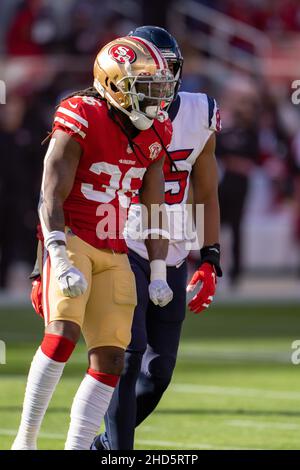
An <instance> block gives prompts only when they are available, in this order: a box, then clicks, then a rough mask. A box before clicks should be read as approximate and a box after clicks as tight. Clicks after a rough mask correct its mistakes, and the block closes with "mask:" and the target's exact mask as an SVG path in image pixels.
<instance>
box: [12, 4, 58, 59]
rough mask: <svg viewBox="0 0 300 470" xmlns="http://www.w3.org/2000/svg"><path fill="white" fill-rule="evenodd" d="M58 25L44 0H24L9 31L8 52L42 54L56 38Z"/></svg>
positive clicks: (13, 53)
mask: <svg viewBox="0 0 300 470" xmlns="http://www.w3.org/2000/svg"><path fill="white" fill-rule="evenodd" d="M55 36H56V26H55V23H54V21H53V19H52V16H51V13H50V10H49V9H47V8H45V6H44V4H43V1H42V0H24V1H23V2H22V3H21V5H20V6H19V8H18V11H17V13H16V15H15V17H14V18H13V21H12V23H11V25H10V28H9V30H8V33H7V53H8V54H9V55H14V56H24V55H41V54H43V53H45V52H46V50H45V48H46V46H49V45H51V43H52V42H53V41H54V40H55Z"/></svg>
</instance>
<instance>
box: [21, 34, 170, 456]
mask: <svg viewBox="0 0 300 470" xmlns="http://www.w3.org/2000/svg"><path fill="white" fill-rule="evenodd" d="M174 84H175V82H174V77H173V76H172V74H171V73H170V71H169V69H168V66H167V63H166V61H165V59H164V58H163V56H162V55H161V54H160V53H159V51H158V49H156V48H155V46H153V45H152V44H151V43H150V42H148V41H147V40H143V39H140V38H131V37H125V38H119V39H117V40H115V41H113V42H111V43H109V44H108V45H106V46H105V47H104V48H103V49H102V50H101V51H100V52H99V54H98V56H97V58H96V61H95V66H94V87H93V88H92V89H88V90H86V91H84V92H80V93H77V94H75V95H72V96H70V97H68V98H66V99H65V100H63V101H62V102H61V103H60V105H59V107H58V109H57V110H56V114H55V118H54V126H53V132H52V138H51V141H50V144H49V148H48V151H47V154H46V157H45V161H44V174H43V181H42V189H41V201H40V207H39V215H40V222H41V231H40V234H39V238H40V243H39V256H38V259H39V269H40V272H42V289H41V290H42V301H41V302H40V301H37V302H36V303H37V304H38V305H37V307H38V309H39V310H41V309H42V310H43V314H44V318H45V335H44V338H43V341H42V343H41V345H40V347H39V349H38V351H37V352H36V354H35V356H34V358H33V361H32V364H31V368H30V372H29V375H28V382H27V388H26V392H25V399H24V405H23V413H22V418H21V424H20V427H19V430H18V433H17V436H16V438H15V441H14V443H13V446H12V449H14V450H19V449H26V450H27V449H36V447H37V436H38V432H39V429H40V426H41V423H42V420H43V417H44V414H45V412H46V409H47V407H48V404H49V402H50V400H51V397H52V394H53V392H54V390H55V388H56V385H57V384H58V382H59V380H60V378H61V375H62V373H63V369H64V366H65V363H66V362H67V361H68V359H69V357H70V356H71V354H72V352H73V350H74V347H75V345H76V342H77V341H78V339H79V336H80V332H81V331H82V333H83V336H84V338H85V341H86V344H87V348H88V362H89V367H88V370H87V374H86V375H85V377H84V379H83V381H82V382H81V385H80V387H79V389H78V391H77V393H76V395H75V397H74V401H73V405H72V409H71V423H70V427H69V432H68V436H67V441H66V444H65V449H68V450H79V449H82V450H84V449H88V448H89V445H90V443H91V441H92V438H93V437H94V435H95V434H96V433H97V431H98V429H99V426H100V423H101V420H102V418H103V416H104V414H105V412H106V410H107V407H108V405H109V402H110V399H111V396H112V393H113V390H114V388H115V386H116V384H117V382H118V380H119V376H120V373H121V371H122V368H123V360H124V351H125V349H126V347H127V345H128V344H129V342H130V336H131V324H132V317H133V311H134V307H135V305H136V289H135V280H134V275H133V273H132V271H131V269H130V264H129V261H128V257H127V254H126V253H127V246H126V243H125V240H124V239H123V237H122V230H123V225H124V222H125V220H126V216H124V210H125V212H126V209H127V208H128V207H129V204H130V200H131V197H132V196H133V195H134V194H135V193H136V192H137V191H138V190H139V194H140V198H141V201H142V203H143V204H144V206H145V208H146V209H148V210H149V214H150V213H151V212H150V209H151V208H152V206H153V205H154V204H156V205H158V206H159V205H161V204H163V202H164V178H163V162H164V155H165V154H166V153H167V150H166V147H167V146H168V145H169V143H170V140H171V135H172V130H171V124H170V121H169V120H168V117H167V115H166V113H164V112H163V111H162V107H163V106H164V105H165V103H166V102H169V101H171V100H172V98H173V94H174ZM150 218H151V217H149V220H150ZM147 220H148V219H147ZM149 220H148V222H149ZM150 222H151V221H150ZM161 225H162V224H161V223H159V224H158V225H156V226H154V227H152V226H150V227H149V226H148V228H147V229H145V232H144V234H145V238H146V244H147V249H148V254H149V258H150V261H151V276H150V284H149V296H150V298H151V300H152V301H153V302H154V303H155V304H156V305H160V306H164V305H166V304H167V303H168V302H169V301H170V300H171V299H172V295H173V294H172V291H171V289H170V288H169V286H168V284H167V282H166V262H165V258H166V255H167V251H168V237H167V235H166V232H165V231H164V229H163V227H162V226H161ZM153 233H155V234H156V235H157V237H156V239H152V237H151V234H153Z"/></svg>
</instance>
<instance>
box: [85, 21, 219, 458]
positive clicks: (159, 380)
mask: <svg viewBox="0 0 300 470" xmlns="http://www.w3.org/2000/svg"><path fill="white" fill-rule="evenodd" d="M131 35H132V36H136V37H141V38H144V39H147V40H148V41H151V42H152V43H154V44H155V45H156V46H157V47H158V48H159V49H160V52H162V54H163V55H164V57H165V58H166V59H167V61H168V64H169V67H170V68H171V69H172V72H173V74H174V76H175V78H176V79H177V91H178V89H179V86H180V82H181V71H182V65H183V59H182V56H181V52H180V50H179V47H178V45H177V42H176V40H175V39H174V38H173V37H172V36H171V35H170V34H169V33H168V32H167V31H166V30H164V29H162V28H159V27H155V26H143V27H139V28H137V29H136V30H135V31H133V32H132V33H131ZM168 112H169V116H170V118H171V120H172V125H173V137H172V140H171V144H170V146H169V149H168V150H169V154H170V156H171V158H172V160H173V162H174V163H175V165H174V166H175V169H174V168H173V167H172V166H171V165H170V163H169V162H167V164H165V168H164V174H165V197H166V203H167V204H168V207H169V212H170V213H171V212H172V210H173V209H174V208H176V209H177V208H178V205H181V207H182V205H184V204H186V203H187V201H188V193H189V187H190V186H191V187H192V192H193V200H194V204H203V205H204V244H203V248H202V249H201V250H200V253H201V264H200V267H199V269H198V270H197V271H196V272H195V274H194V275H193V277H192V279H191V281H190V283H189V285H188V287H186V285H187V262H186V258H187V256H188V253H189V251H188V249H187V240H186V239H184V237H181V239H180V237H179V239H178V237H176V238H177V239H172V236H173V234H174V232H173V233H172V232H171V233H170V236H171V240H170V243H169V251H168V257H167V272H166V277H167V280H168V284H169V285H170V287H171V289H172V290H173V292H174V297H173V300H172V301H171V302H170V303H169V304H168V305H167V306H166V307H164V308H161V307H159V306H157V305H154V304H153V303H152V302H151V301H150V300H149V295H148V290H147V289H148V287H147V286H148V283H149V278H150V275H151V274H150V265H149V261H148V257H147V251H146V247H145V244H144V242H143V241H142V240H137V239H135V237H134V229H133V230H132V231H131V230H130V224H129V227H128V236H129V237H132V238H128V239H127V245H128V247H129V259H130V263H131V268H132V270H133V272H134V274H135V277H136V285H137V294H138V305H137V307H136V309H135V314H134V320H133V326H132V339H131V343H130V345H129V347H128V348H127V351H126V356H125V357H126V359H125V368H124V370H123V373H122V376H121V380H120V382H119V384H118V387H117V389H116V390H115V393H114V395H113V399H112V401H111V404H110V407H109V409H108V411H107V413H106V417H105V424H106V432H105V433H104V434H101V435H99V436H97V437H96V438H95V440H94V442H93V444H92V446H91V449H92V450H103V449H122V450H124V449H133V445H134V431H135V428H136V426H138V425H139V424H140V423H141V422H142V421H144V420H145V419H146V418H147V416H149V415H150V414H151V413H152V411H153V410H154V409H155V407H156V406H157V404H158V403H159V401H160V399H161V397H162V395H163V393H164V391H165V390H166V389H167V387H168V385H169V383H170V381H171V378H172V374H173V370H174V367H175V363H176V357H177V351H178V345H179V340H180V334H181V327H182V323H183V320H184V317H185V311H186V290H188V291H189V290H193V289H194V288H195V286H196V284H198V283H199V282H202V287H201V289H200V291H199V292H198V294H196V295H195V296H194V297H193V299H192V300H191V301H190V302H189V309H190V310H191V311H193V312H194V313H199V312H201V311H203V310H204V309H206V308H207V307H208V306H209V304H210V303H211V301H212V299H213V296H214V294H215V289H216V276H221V275H222V271H221V268H220V245H219V227H220V217H219V202H218V172H217V164H216V159H215V132H216V131H218V130H220V127H221V125H220V116H219V111H218V108H217V104H216V101H215V100H214V99H212V98H210V97H209V96H207V95H206V94H203V93H185V92H181V93H178V94H177V97H176V98H175V100H174V101H173V103H172V104H171V107H170V108H169V111H168ZM138 207H139V206H138V205H133V206H132V208H131V213H130V216H129V221H131V223H132V227H136V224H135V223H134V222H135V219H137V218H138V217H139V211H138ZM171 225H172V224H170V229H171V231H172V227H171ZM173 229H174V227H173ZM175 232H176V227H175ZM177 235H178V231H177Z"/></svg>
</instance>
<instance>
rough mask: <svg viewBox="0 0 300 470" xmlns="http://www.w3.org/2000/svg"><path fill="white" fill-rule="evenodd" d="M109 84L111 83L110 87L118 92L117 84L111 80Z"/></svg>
mask: <svg viewBox="0 0 300 470" xmlns="http://www.w3.org/2000/svg"><path fill="white" fill-rule="evenodd" d="M109 84H110V88H111V89H112V91H113V92H114V93H116V92H117V91H118V88H117V87H116V85H115V84H114V83H113V82H110V83H109Z"/></svg>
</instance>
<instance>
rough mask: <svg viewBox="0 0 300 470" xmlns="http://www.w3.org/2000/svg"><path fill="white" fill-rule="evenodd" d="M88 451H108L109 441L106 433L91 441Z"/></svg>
mask: <svg viewBox="0 0 300 470" xmlns="http://www.w3.org/2000/svg"><path fill="white" fill-rule="evenodd" d="M90 450H100V451H101V450H110V447H109V441H108V438H107V434H106V432H104V433H103V434H98V436H96V437H95V439H94V440H93V442H92V444H91V447H90Z"/></svg>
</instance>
